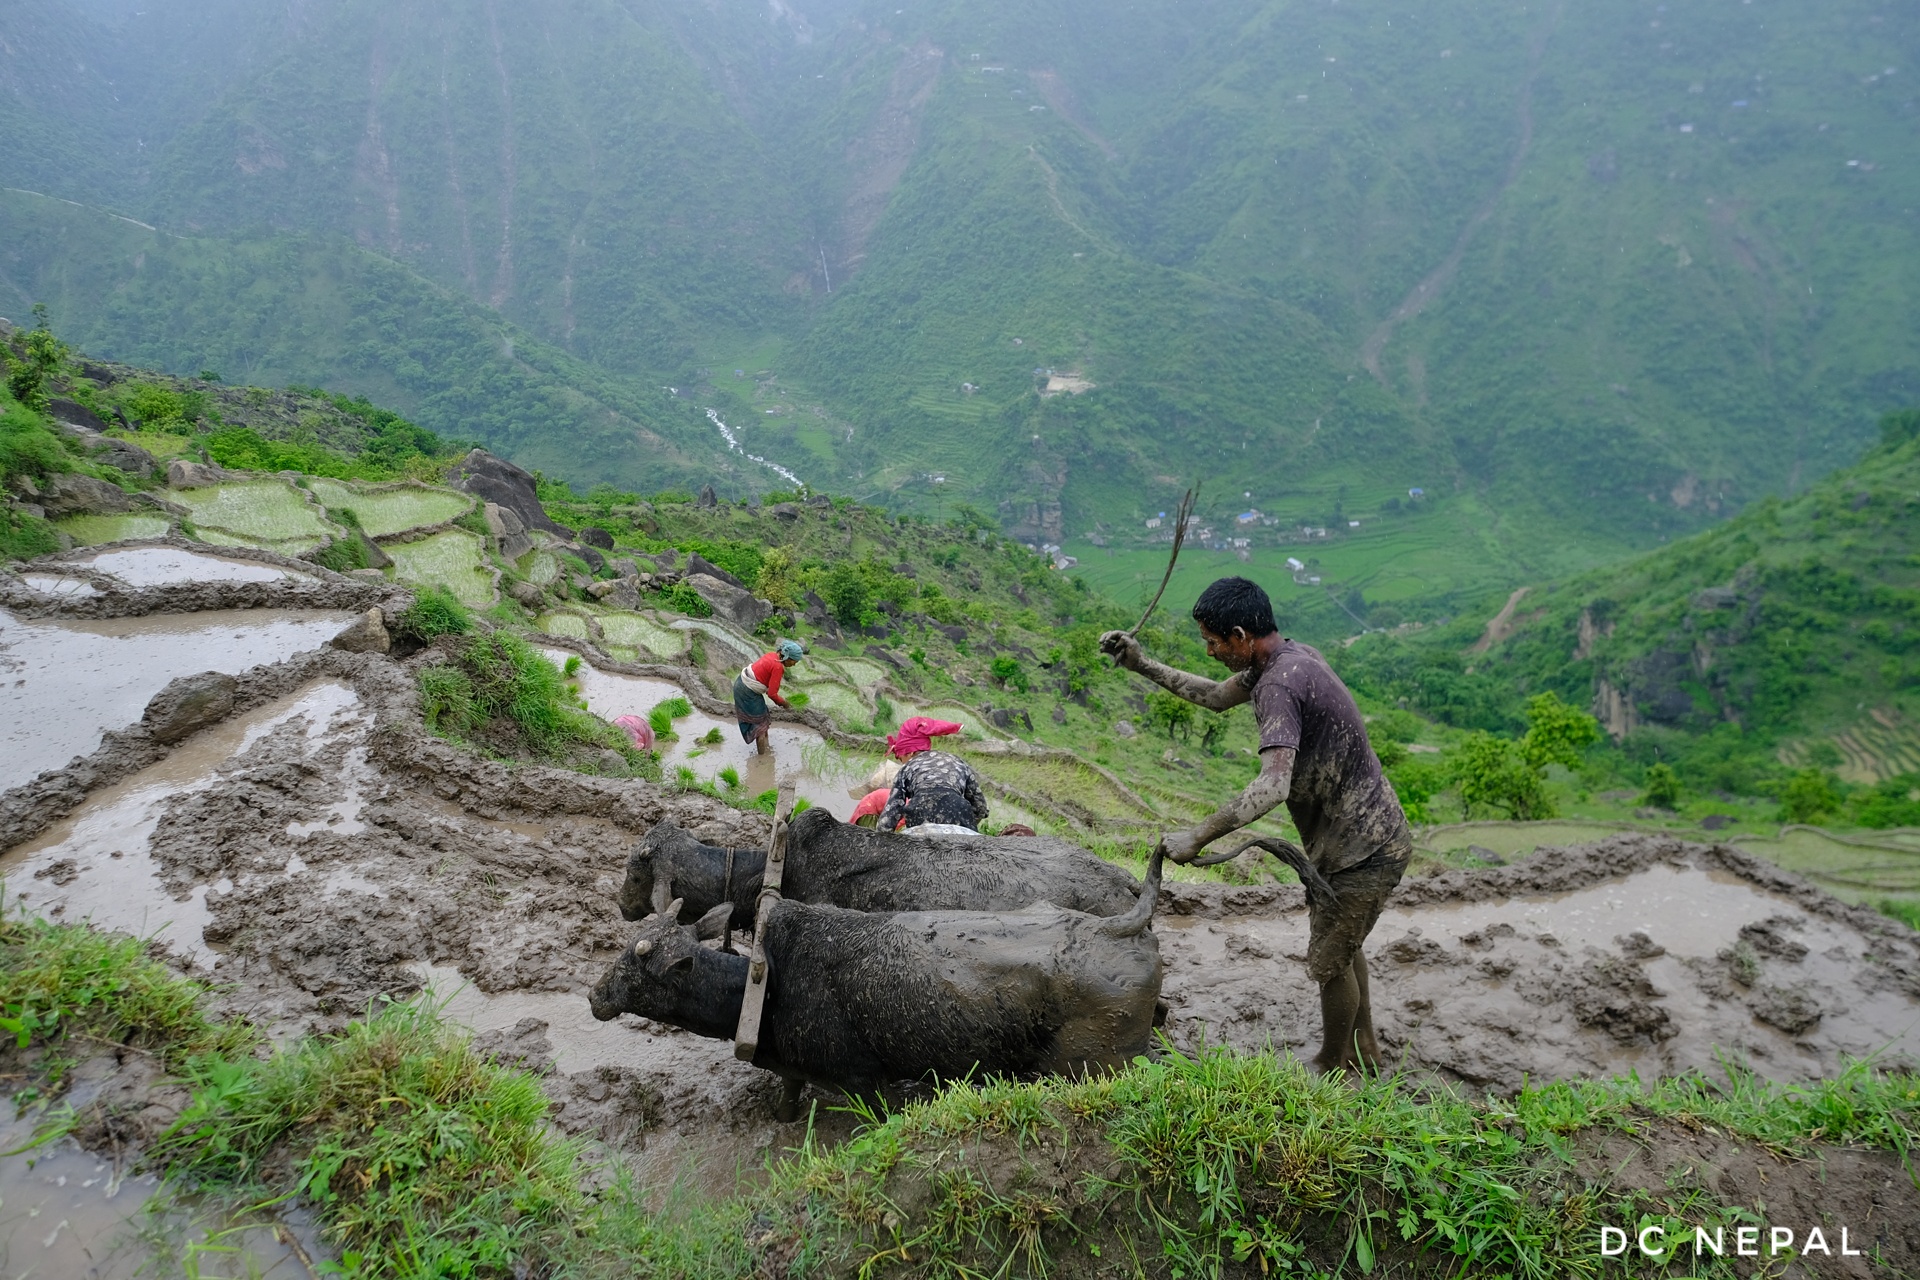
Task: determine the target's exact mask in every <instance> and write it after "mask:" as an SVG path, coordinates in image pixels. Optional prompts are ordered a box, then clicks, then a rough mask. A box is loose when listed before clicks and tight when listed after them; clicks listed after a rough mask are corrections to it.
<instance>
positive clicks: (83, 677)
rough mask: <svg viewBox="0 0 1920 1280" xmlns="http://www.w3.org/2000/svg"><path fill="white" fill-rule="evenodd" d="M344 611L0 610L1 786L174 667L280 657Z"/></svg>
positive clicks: (38, 765) (88, 735) (214, 666)
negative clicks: (47, 614)
mask: <svg viewBox="0 0 1920 1280" xmlns="http://www.w3.org/2000/svg"><path fill="white" fill-rule="evenodd" d="M349 617H350V615H348V614H345V613H340V612H336V611H330V610H291V609H250V610H223V611H217V612H208V613H193V614H180V615H156V616H152V617H145V618H112V619H104V620H87V621H78V620H62V619H40V620H36V621H26V620H23V619H20V618H16V617H14V616H13V615H12V614H10V613H6V612H4V611H0V789H4V788H8V787H17V786H19V785H20V784H21V783H23V782H26V781H28V780H30V779H32V778H33V777H34V776H36V775H37V774H39V773H40V772H41V771H43V770H46V769H52V768H58V767H59V766H61V765H63V764H66V763H67V762H68V761H69V760H71V759H72V758H73V757H74V756H76V755H84V754H86V753H87V752H90V751H92V750H93V749H94V748H95V747H97V746H99V745H100V735H101V733H102V732H103V731H105V730H107V729H110V728H119V727H121V726H123V725H127V724H131V723H133V722H135V721H137V720H139V718H140V714H141V712H143V711H144V710H146V706H147V703H148V702H149V701H150V700H151V699H152V697H153V695H154V694H156V693H158V692H160V690H161V689H163V688H165V687H166V685H167V683H168V682H169V681H171V680H173V679H174V678H175V677H177V676H183V675H190V674H192V673H194V672H199V671H224V672H228V673H230V674H231V673H237V672H240V671H245V670H246V669H247V668H249V667H252V666H256V665H259V664H261V663H270V662H279V661H281V660H283V659H286V658H290V657H292V656H293V655H294V654H296V653H302V652H305V651H307V650H309V649H314V648H318V647H319V646H320V645H322V644H325V643H326V642H327V640H329V639H330V638H332V637H333V636H334V635H335V634H336V633H337V632H338V631H339V630H340V628H341V627H343V626H345V625H346V623H347V621H348V619H349Z"/></svg>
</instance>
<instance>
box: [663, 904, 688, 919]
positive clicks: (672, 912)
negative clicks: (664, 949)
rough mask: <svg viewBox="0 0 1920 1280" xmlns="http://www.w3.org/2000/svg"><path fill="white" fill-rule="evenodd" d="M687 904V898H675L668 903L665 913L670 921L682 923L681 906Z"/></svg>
mask: <svg viewBox="0 0 1920 1280" xmlns="http://www.w3.org/2000/svg"><path fill="white" fill-rule="evenodd" d="M686 905H687V900H686V899H685V898H675V899H674V900H673V901H672V902H669V903H668V904H667V905H666V907H665V908H664V909H663V914H664V915H665V916H666V917H667V919H668V921H669V922H671V923H673V924H678V923H680V908H682V907H684V906H686Z"/></svg>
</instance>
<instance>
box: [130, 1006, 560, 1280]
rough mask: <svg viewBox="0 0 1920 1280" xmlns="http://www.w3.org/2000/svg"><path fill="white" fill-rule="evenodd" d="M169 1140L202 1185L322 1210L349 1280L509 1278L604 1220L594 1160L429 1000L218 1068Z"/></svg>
mask: <svg viewBox="0 0 1920 1280" xmlns="http://www.w3.org/2000/svg"><path fill="white" fill-rule="evenodd" d="M189 1080H190V1082H191V1084H192V1085H193V1089H194V1098H193V1102H192V1104H191V1105H190V1106H189V1107H188V1108H187V1110H186V1112H185V1113H184V1114H183V1115H182V1116H181V1117H180V1119H179V1121H178V1122H177V1123H175V1125H174V1126H173V1128H172V1129H171V1130H169V1131H168V1133H167V1134H166V1135H165V1137H164V1138H163V1139H162V1141H161V1143H160V1144H159V1151H158V1155H159V1157H160V1159H161V1161H162V1163H163V1165H164V1166H165V1167H166V1168H167V1170H168V1172H169V1174H170V1175H171V1176H172V1177H173V1178H175V1179H176V1180H178V1181H181V1182H183V1183H186V1184H188V1185H190V1186H193V1187H195V1188H196V1189H199V1190H203V1191H212V1192H216V1193H219V1192H228V1193H233V1194H237V1195H246V1196H249V1197H251V1196H255V1195H259V1194H261V1193H263V1192H264V1193H265V1194H266V1195H269V1196H271V1195H276V1194H278V1195H285V1194H289V1193H291V1194H295V1195H298V1196H300V1197H302V1198H304V1199H305V1200H307V1201H309V1202H310V1203H311V1204H312V1205H313V1206H314V1207H315V1209H316V1210H317V1211H318V1214H319V1216H320V1219H321V1221H322V1222H323V1223H324V1224H325V1231H326V1235H327V1236H328V1238H329V1239H331V1240H332V1241H333V1242H334V1243H336V1244H337V1245H338V1246H339V1247H340V1249H341V1251H342V1260H341V1270H342V1272H343V1274H346V1275H350V1276H357V1277H369V1278H371V1277H379V1276H476V1275H484V1276H495V1275H500V1276H504V1275H510V1274H513V1272H514V1264H515V1262H516V1261H517V1260H518V1261H524V1260H526V1259H529V1258H538V1257H540V1256H542V1255H544V1254H545V1253H546V1252H547V1249H548V1247H549V1246H550V1245H551V1244H552V1243H553V1242H555V1241H556V1240H557V1239H559V1238H561V1237H564V1236H565V1235H567V1234H568V1233H569V1232H570V1230H571V1228H572V1224H573V1223H574V1222H575V1221H576V1220H577V1219H580V1218H582V1217H584V1216H585V1215H586V1214H587V1213H588V1211H589V1208H590V1204H589V1201H588V1199H587V1197H586V1196H585V1195H584V1194H583V1193H582V1191H581V1189H580V1177H581V1174H582V1172H583V1171H582V1169H581V1168H580V1160H579V1155H580V1153H579V1148H578V1146H577V1145H576V1144H573V1143H569V1142H564V1141H561V1140H559V1139H557V1138H556V1137H555V1136H554V1135H553V1134H552V1133H551V1132H550V1131H549V1130H548V1128H547V1125H546V1116H547V1109H548V1104H547V1099H546V1096H545V1095H544V1094H542V1093H541V1091H540V1086H539V1083H538V1081H537V1080H536V1079H535V1078H534V1077H533V1076H531V1075H528V1074H526V1073H525V1072H519V1071H513V1070H509V1069H507V1068H504V1067H501V1066H498V1065H496V1064H494V1063H493V1062H492V1061H490V1060H489V1059H487V1058H485V1057H482V1056H481V1055H480V1054H477V1053H475V1052H474V1050H473V1047H472V1045H471V1044H470V1043H469V1041H468V1039H467V1037H466V1035H465V1034H464V1033H463V1032H460V1031H457V1030H456V1029H454V1028H452V1027H449V1026H448V1025H447V1024H445V1023H444V1022H442V1021H441V1020H440V1018H439V1016H438V1013H437V1011H436V1010H435V1009H434V1008H433V1007H432V1006H431V1005H428V1004H423V1003H415V1004H394V1005H390V1006H388V1007H387V1008H385V1009H383V1010H381V1011H380V1012H379V1013H377V1014H376V1015H375V1016H373V1017H372V1018H370V1019H369V1020H367V1021H365V1022H356V1023H353V1024H351V1025H350V1026H349V1027H348V1028H347V1030H346V1032H345V1034H343V1035H341V1036H340V1037H338V1038H337V1039H330V1040H306V1041H302V1042H301V1043H300V1044H298V1045H297V1046H295V1047H294V1048H292V1049H289V1050H285V1051H282V1052H279V1053H276V1054H275V1055H274V1056H273V1057H272V1058H270V1059H268V1060H266V1061H260V1060H258V1059H253V1058H243V1059H237V1060H235V1059H208V1060H203V1061H201V1062H198V1063H196V1064H195V1065H194V1067H193V1069H192V1070H191V1071H190V1072H189Z"/></svg>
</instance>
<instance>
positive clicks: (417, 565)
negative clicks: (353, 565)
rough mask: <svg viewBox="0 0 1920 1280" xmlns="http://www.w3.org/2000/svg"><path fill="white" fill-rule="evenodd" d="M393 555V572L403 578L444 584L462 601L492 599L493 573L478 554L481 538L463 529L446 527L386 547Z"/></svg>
mask: <svg viewBox="0 0 1920 1280" xmlns="http://www.w3.org/2000/svg"><path fill="white" fill-rule="evenodd" d="M386 552H387V554H388V555H390V556H392V557H393V575H394V576H395V577H396V578H399V579H401V580H402V581H404V582H410V583H417V584H420V585H426V586H444V587H446V588H448V589H449V590H451V591H452V592H453V594H454V595H455V596H457V597H458V598H459V599H460V602H461V603H462V604H469V605H490V604H492V603H493V574H492V573H491V572H490V571H489V570H488V569H487V568H486V566H485V561H484V560H482V558H481V545H480V538H479V536H478V535H477V534H471V533H468V532H466V531H465V530H464V529H449V530H447V531H446V532H445V533H436V534H434V535H433V536H432V537H430V538H423V539H421V540H420V541H419V542H403V543H400V544H398V545H395V546H389V547H387V548H386Z"/></svg>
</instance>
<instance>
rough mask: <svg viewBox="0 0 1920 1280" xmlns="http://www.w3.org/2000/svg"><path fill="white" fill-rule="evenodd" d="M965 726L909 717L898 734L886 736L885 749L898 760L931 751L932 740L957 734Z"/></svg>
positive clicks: (949, 721) (948, 721)
mask: <svg viewBox="0 0 1920 1280" xmlns="http://www.w3.org/2000/svg"><path fill="white" fill-rule="evenodd" d="M964 727H965V726H963V725H957V724H955V723H954V722H953V721H951V720H930V719H928V718H927V717H926V716H912V717H909V718H908V719H907V721H906V723H904V724H902V725H901V726H900V731H899V732H898V733H890V734H888V735H887V749H888V750H889V751H891V752H893V754H894V755H896V756H898V757H899V758H900V759H902V760H905V759H906V758H907V757H908V756H913V755H919V754H920V753H921V752H922V751H930V750H932V749H933V742H932V739H934V738H938V737H941V736H943V735H945V734H949V733H958V732H960V730H961V729H962V728H964Z"/></svg>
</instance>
